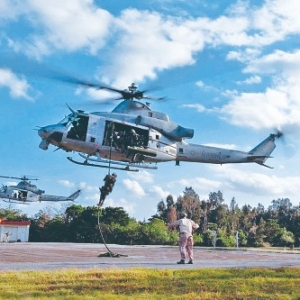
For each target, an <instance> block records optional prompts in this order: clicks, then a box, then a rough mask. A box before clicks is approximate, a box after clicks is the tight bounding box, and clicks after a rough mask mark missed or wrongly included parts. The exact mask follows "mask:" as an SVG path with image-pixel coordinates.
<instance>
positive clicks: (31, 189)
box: [0, 175, 80, 203]
mask: <svg viewBox="0 0 300 300" xmlns="http://www.w3.org/2000/svg"><path fill="white" fill-rule="evenodd" d="M0 177H2V178H10V179H19V180H21V181H20V182H19V183H18V184H17V185H10V186H7V185H2V187H1V188H0V198H2V199H8V201H6V200H4V201H5V202H10V203H28V202H42V201H51V202H61V201H74V200H75V199H76V198H77V197H78V196H79V194H80V190H77V191H76V192H75V193H73V194H72V195H70V196H69V197H64V196H55V195H46V194H44V193H45V191H43V190H40V189H39V188H38V187H37V186H36V185H34V184H32V183H31V182H30V181H29V180H38V179H37V178H27V177H26V176H23V177H10V176H1V175H0Z"/></svg>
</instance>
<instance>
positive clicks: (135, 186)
mask: <svg viewBox="0 0 300 300" xmlns="http://www.w3.org/2000/svg"><path fill="white" fill-rule="evenodd" d="M123 184H124V185H125V188H126V189H127V190H128V191H129V192H130V195H132V196H136V197H138V198H140V197H143V196H145V195H146V193H145V191H144V189H143V187H142V186H141V185H140V184H139V183H138V182H137V181H135V180H130V179H124V180H123Z"/></svg>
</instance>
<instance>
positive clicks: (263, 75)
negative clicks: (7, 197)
mask: <svg viewBox="0 0 300 300" xmlns="http://www.w3.org/2000/svg"><path fill="white" fill-rule="evenodd" d="M298 5H299V4H298V1H296V0H290V1H283V0H272V1H236V2H235V1H224V0H222V1H221V0H220V1H213V2H211V1H200V0H193V1H174V0H172V1H171V0H165V1H164V0H159V1H158V0H157V1H155V0H153V1H151V0H149V1H114V0H111V1H92V0H64V1H58V0H48V1H39V0H22V1H21V0H20V1H18V0H14V1H11V0H0V46H1V47H0V99H1V118H0V135H1V139H2V143H1V148H0V149H1V150H0V151H1V162H0V167H1V172H0V173H1V174H0V175H7V176H23V175H27V176H34V177H38V178H39V179H40V180H39V181H38V185H39V187H40V188H41V189H45V190H46V193H49V194H58V195H69V194H70V193H71V192H73V191H74V190H76V188H78V187H80V188H83V192H82V195H81V196H80V197H79V198H78V200H77V202H78V203H79V204H82V205H84V206H87V205H95V204H96V203H97V202H98V198H99V191H98V187H99V186H101V185H102V180H103V177H104V176H105V174H106V172H107V171H106V170H103V169H96V168H88V167H81V166H78V165H74V164H72V163H71V162H69V161H68V160H67V159H66V157H67V156H69V155H70V154H69V153H66V152H63V151H61V150H59V151H56V152H53V150H55V148H54V147H50V148H49V150H48V151H43V150H41V149H39V147H38V146H39V143H40V138H39V137H38V135H37V131H35V130H34V129H35V128H36V126H44V125H48V124H52V123H56V122H58V121H60V120H61V119H62V118H63V117H64V116H65V115H66V114H68V113H69V111H68V108H67V106H66V103H67V104H68V105H69V106H70V107H72V108H73V109H82V110H85V111H110V110H112V109H113V108H114V106H115V105H116V102H112V103H109V104H107V102H106V101H105V99H107V98H112V94H110V93H108V92H103V91H99V90H94V89H83V88H81V87H79V86H72V85H68V84H65V83H60V82H57V81H54V80H50V78H47V71H46V70H47V69H46V68H50V69H54V70H60V71H63V72H67V73H68V74H70V75H72V76H77V77H79V78H85V79H88V80H92V81H99V82H100V81H101V82H105V83H107V84H109V85H112V86H114V87H116V88H119V89H125V88H126V87H127V86H128V85H129V84H130V83H131V82H135V83H137V84H138V85H139V87H140V89H142V90H143V89H148V88H151V87H152V88H155V90H154V95H157V96H167V99H168V100H167V101H164V102H163V103H157V102H156V103H155V102H153V103H152V104H151V107H152V109H153V110H157V111H163V112H165V113H167V114H168V115H169V116H170V118H171V119H172V120H173V121H175V122H177V123H179V124H180V125H182V126H185V127H188V128H194V129H195V135H194V138H193V139H192V140H188V142H192V143H197V144H206V145H219V146H223V147H230V148H234V149H239V150H245V151H248V150H250V149H252V148H253V147H254V146H256V145H257V144H258V143H259V142H261V141H262V140H263V139H264V138H266V137H267V136H268V135H269V134H270V133H272V132H275V130H276V129H280V130H282V131H283V132H284V133H286V134H285V138H284V140H281V141H278V142H277V148H276V149H275V151H274V152H273V158H271V159H269V160H268V161H267V164H268V165H271V166H273V167H274V169H267V168H264V167H261V166H259V165H257V164H239V165H223V166H220V165H208V164H197V163H181V166H180V167H178V166H175V164H174V163H163V164H159V165H158V170H156V171H145V170H144V171H140V172H139V173H134V174H133V173H127V172H121V171H120V172H118V180H117V183H116V186H115V189H114V191H113V193H112V194H111V195H109V196H108V198H107V200H106V202H105V206H122V207H124V209H125V210H126V211H127V212H128V213H129V215H130V216H132V217H135V218H136V219H137V220H144V219H146V220H147V219H148V218H149V217H150V216H151V215H153V214H155V213H156V207H157V203H158V202H159V201H160V200H162V199H166V197H167V195H169V194H172V195H173V196H174V198H175V199H176V198H177V196H179V195H180V194H181V193H182V192H183V191H184V189H185V187H189V186H192V187H193V188H194V190H195V191H196V192H197V193H198V194H199V196H200V199H207V198H208V194H209V193H210V192H214V191H218V190H220V191H222V192H223V195H224V198H225V200H226V202H227V203H228V204H229V203H230V201H231V199H232V198H233V197H235V199H236V201H237V203H238V204H239V206H240V207H241V206H242V205H244V204H250V205H251V206H257V204H258V203H261V204H263V205H264V206H265V207H266V208H267V207H268V206H269V205H270V204H271V201H272V200H273V199H277V198H286V197H288V198H290V200H291V201H292V203H293V204H294V205H298V204H299V195H300V174H299V165H300V163H299V159H300V155H299V154H300V153H299V133H300V131H299V126H300V100H299V95H300V76H299V75H300V74H299V73H300V42H299V41H300V39H299V35H300V20H299V16H298V13H297V12H298ZM37 66H39V67H37ZM43 66H45V72H43ZM114 96H115V95H114ZM72 156H73V157H74V158H76V155H75V154H73V155H72ZM10 182H12V181H9V182H7V181H6V180H5V179H3V181H2V183H4V184H6V183H10ZM0 205H1V206H0V207H7V204H6V203H4V202H1V203H0ZM49 206H51V207H53V208H54V209H56V210H60V209H62V206H61V204H53V205H52V204H51V205H49V203H48V204H43V203H34V204H30V205H29V206H25V205H15V207H16V208H18V209H21V210H22V211H24V212H25V213H28V215H29V216H32V215H34V214H35V213H37V212H38V211H39V210H41V209H45V208H46V207H49Z"/></svg>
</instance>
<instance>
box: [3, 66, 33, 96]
mask: <svg viewBox="0 0 300 300" xmlns="http://www.w3.org/2000/svg"><path fill="white" fill-rule="evenodd" d="M0 86H3V87H7V88H8V89H9V94H10V96H11V97H12V98H25V99H27V100H33V98H32V97H31V96H30V95H29V92H30V86H29V84H28V83H27V81H26V80H25V79H20V78H18V77H17V76H16V75H15V74H14V73H12V72H11V71H10V70H8V69H0Z"/></svg>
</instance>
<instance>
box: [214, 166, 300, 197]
mask: <svg viewBox="0 0 300 300" xmlns="http://www.w3.org/2000/svg"><path fill="white" fill-rule="evenodd" d="M214 171H217V173H218V177H219V178H220V179H221V180H222V181H225V182H226V184H227V186H231V187H232V189H234V190H237V191H243V193H247V192H248V193H251V194H252V195H257V196H260V195H265V196H269V197H275V198H276V197H278V198H281V197H295V198H296V199H298V195H299V192H300V177H299V176H286V177H279V176H276V175H273V174H272V175H268V174H263V173H257V172H250V171H249V170H247V171H240V170H238V169H237V168H234V167H232V166H229V165H227V166H223V167H222V168H219V169H218V170H216V169H214ZM270 200H271V199H270Z"/></svg>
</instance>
